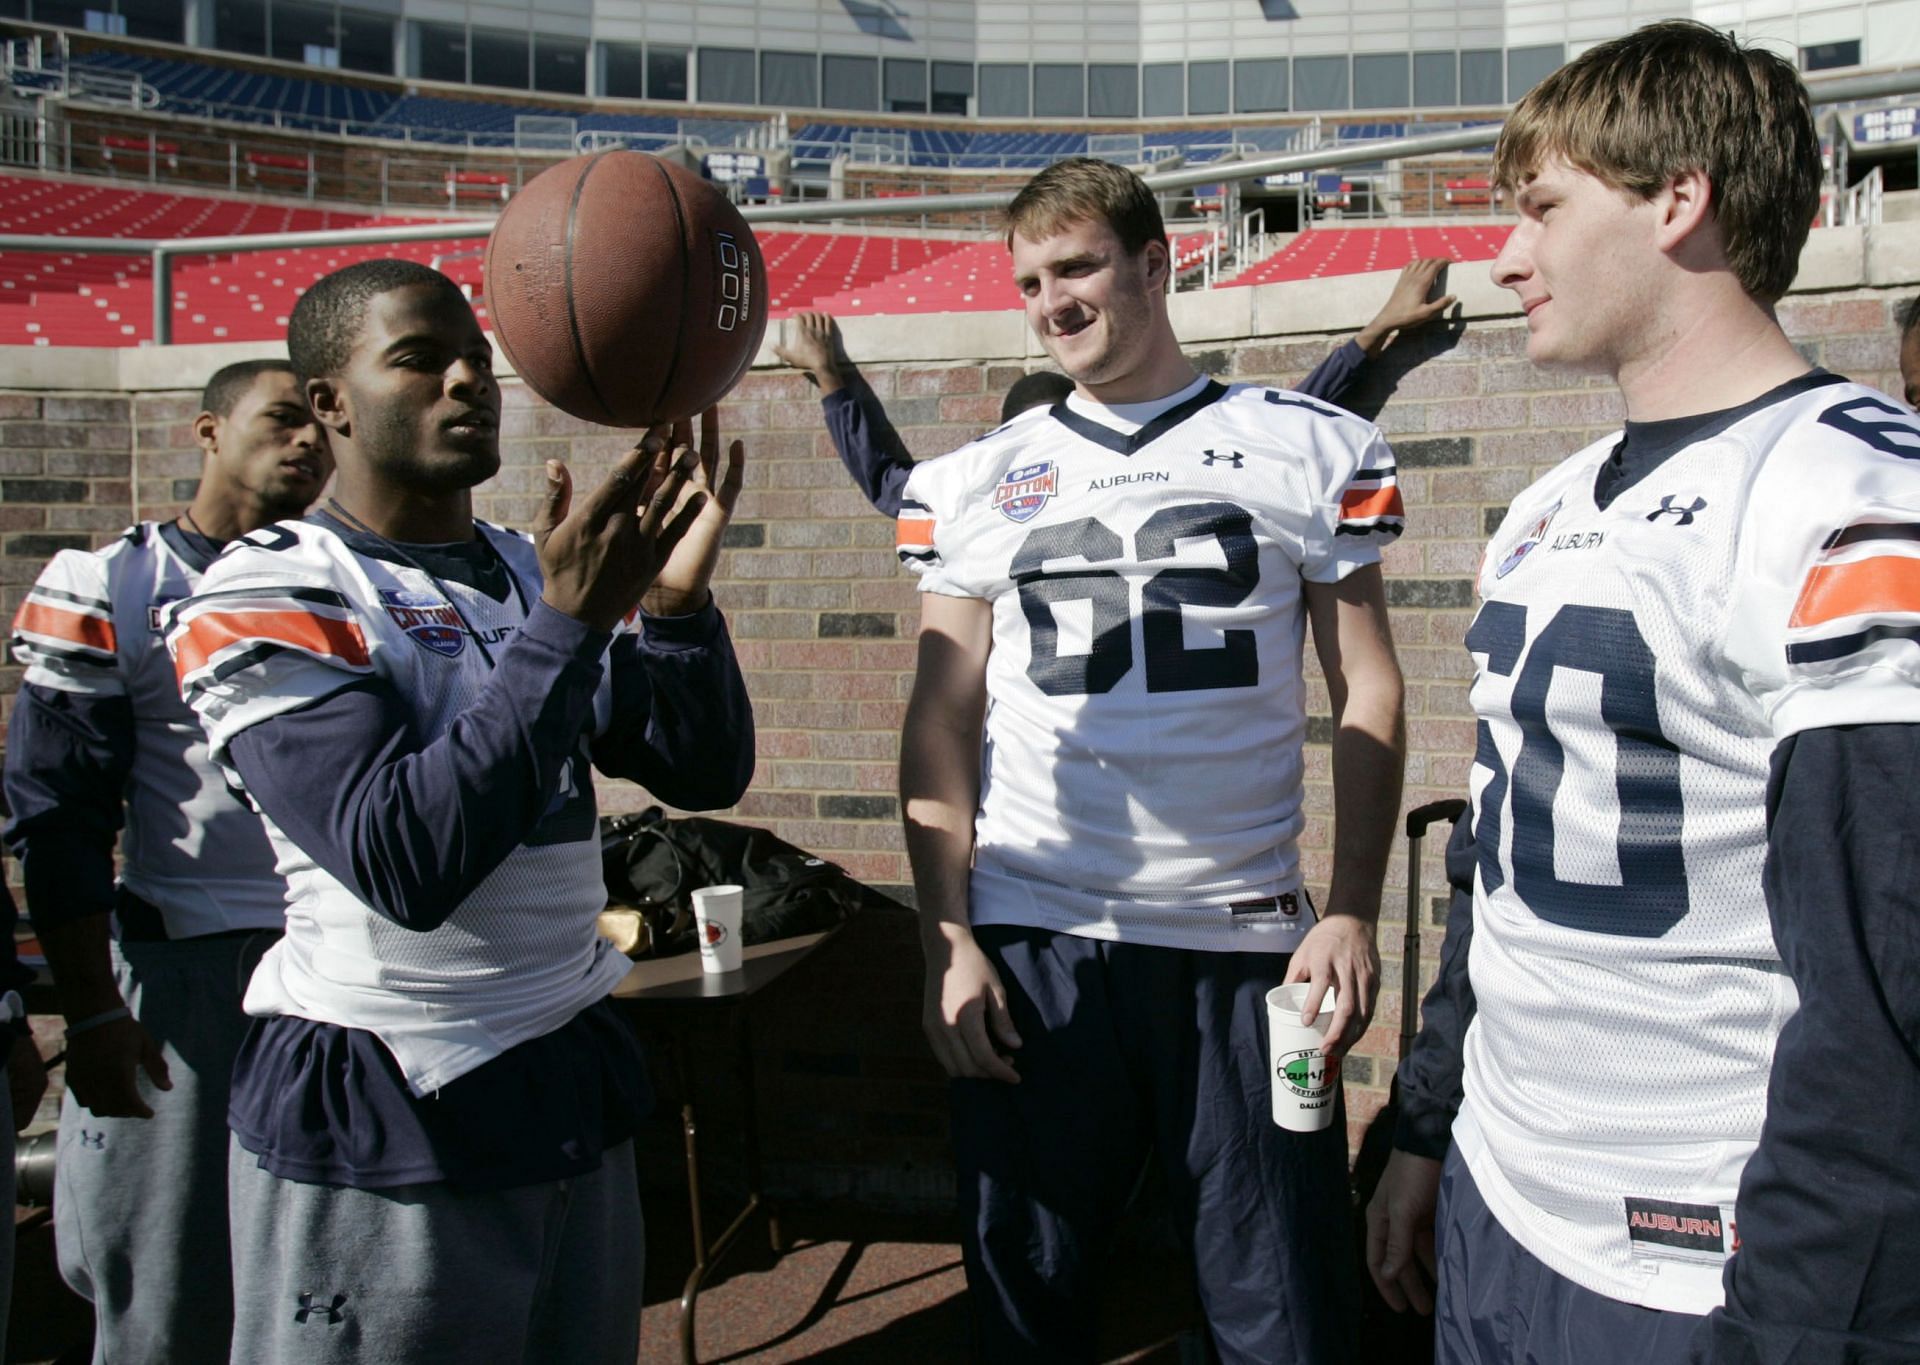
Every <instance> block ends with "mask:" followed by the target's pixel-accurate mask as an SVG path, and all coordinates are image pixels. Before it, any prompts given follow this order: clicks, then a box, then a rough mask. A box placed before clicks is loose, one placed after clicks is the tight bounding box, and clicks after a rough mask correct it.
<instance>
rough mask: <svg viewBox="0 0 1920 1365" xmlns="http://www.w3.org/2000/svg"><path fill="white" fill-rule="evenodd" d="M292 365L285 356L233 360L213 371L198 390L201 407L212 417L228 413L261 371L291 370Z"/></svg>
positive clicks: (278, 371)
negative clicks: (205, 385) (282, 358)
mask: <svg viewBox="0 0 1920 1365" xmlns="http://www.w3.org/2000/svg"><path fill="white" fill-rule="evenodd" d="M292 373H293V365H292V364H291V363H290V362H288V361H285V360H236V361H235V362H234V363H233V364H231V365H223V366H221V367H220V368H219V369H217V370H215V371H214V372H213V378H211V379H209V380H208V381H207V387H206V388H204V389H202V390H201V391H200V411H202V412H210V413H212V414H213V415H214V416H215V417H228V416H231V415H232V413H233V405H234V404H235V403H238V402H239V401H240V399H241V397H242V396H243V395H244V394H245V393H246V392H247V390H248V389H251V388H252V387H253V383H254V381H255V380H256V379H258V378H259V377H260V376H261V375H263V374H292Z"/></svg>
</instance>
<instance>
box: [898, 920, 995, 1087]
mask: <svg viewBox="0 0 1920 1365" xmlns="http://www.w3.org/2000/svg"><path fill="white" fill-rule="evenodd" d="M922 944H923V946H924V947H925V949H926V954H927V989H926V997H925V1000H924V1002H923V1007H922V1009H921V1016H920V1024H921V1027H922V1028H923V1029H925V1030H926V1034H927V1041H928V1042H929V1043H931V1044H933V1055H934V1057H935V1058H936V1059H938V1061H939V1063H940V1065H941V1066H942V1067H944V1068H945V1069H946V1072H947V1074H948V1075H949V1076H972V1077H975V1078H977V1079H980V1080H988V1081H1005V1082H1006V1083H1007V1084H1009V1085H1018V1084H1020V1073H1019V1072H1018V1071H1015V1070H1014V1069H1013V1062H1012V1059H1011V1058H1010V1057H1009V1056H1008V1055H1007V1053H1008V1052H1009V1051H1011V1050H1012V1049H1014V1048H1017V1047H1019V1046H1020V1035H1019V1033H1018V1032H1017V1031H1016V1030H1015V1029H1014V1027H1013V1016H1012V1015H1011V1014H1009V1013H1008V1012H1007V992H1006V988H1005V987H1004V986H1002V985H1001V984H1000V973H999V972H997V971H995V970H994V967H993V963H992V962H991V961H989V960H988V958H987V955H986V954H985V953H984V952H982V951H981V950H980V945H979V944H978V943H976V942H974V939H973V934H972V933H971V932H970V931H969V930H967V929H965V928H962V927H960V926H958V925H954V924H939V925H934V926H929V927H928V928H927V929H926V931H925V932H924V933H923V934H922Z"/></svg>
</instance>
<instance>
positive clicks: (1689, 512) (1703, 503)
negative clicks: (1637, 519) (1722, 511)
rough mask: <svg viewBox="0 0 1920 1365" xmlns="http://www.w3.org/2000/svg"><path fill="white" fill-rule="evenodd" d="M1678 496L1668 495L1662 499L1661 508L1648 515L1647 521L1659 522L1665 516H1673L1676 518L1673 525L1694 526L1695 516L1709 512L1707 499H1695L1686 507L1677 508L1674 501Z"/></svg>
mask: <svg viewBox="0 0 1920 1365" xmlns="http://www.w3.org/2000/svg"><path fill="white" fill-rule="evenodd" d="M1677 496H1678V494H1674V493H1668V494H1667V495H1666V496H1665V497H1663V498H1661V499H1660V506H1659V507H1657V508H1655V509H1654V510H1653V511H1651V512H1649V513H1647V520H1648V521H1658V520H1660V518H1662V517H1664V516H1669V515H1671V516H1672V517H1674V518H1675V520H1674V523H1673V524H1674V525H1675V526H1691V525H1693V514H1694V513H1695V512H1704V511H1706V510H1707V500H1706V499H1705V498H1695V499H1694V500H1693V501H1692V502H1690V503H1688V504H1687V505H1686V506H1685V507H1675V506H1674V505H1673V500H1674V498H1675V497H1677Z"/></svg>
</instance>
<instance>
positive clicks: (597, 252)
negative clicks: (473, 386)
mask: <svg viewBox="0 0 1920 1365" xmlns="http://www.w3.org/2000/svg"><path fill="white" fill-rule="evenodd" d="M486 302H487V314H488V316H489V318H490V319H491V320H492V322H493V334H494V336H495V337H496V338H497V339H498V340H499V342H500V345H501V346H502V347H503V348H505V350H506V353H507V356H508V358H509V359H510V360H512V361H513V368H514V369H515V370H516V371H517V372H518V373H519V375H520V377H521V378H522V379H524V380H526V382H527V383H528V385H529V386H531V387H532V389H533V391H534V392H535V393H537V394H539V395H540V396H541V397H542V398H544V399H546V400H547V401H548V402H549V403H551V404H553V405H554V406H555V407H557V408H560V409H561V410H562V411H565V412H570V413H572V414H573V415H574V416H575V417H581V418H585V419H586V420H587V421H589V422H601V423H604V424H605V425H607V426H614V427H645V426H650V425H652V424H653V423H656V422H672V421H678V420H679V419H680V418H683V417H692V416H694V415H695V414H696V413H699V412H702V411H704V410H705V409H707V408H709V407H712V406H713V404H714V403H715V402H717V401H719V399H720V397H721V396H722V395H723V394H725V393H726V392H727V390H729V389H731V388H732V387H733V386H734V384H735V383H737V382H738V381H739V379H740V376H741V375H743V374H745V373H746V371H747V367H748V366H749V365H751V364H752V363H753V357H754V353H755V352H757V351H758V350H759V349H760V338H761V335H762V334H763V333H764V332H765V331H766V330H767V267H766V263H765V262H764V261H763V260H761V258H760V247H759V244H758V243H757V242H755V241H754V239H753V230H752V229H751V228H749V227H748V226H747V224H746V220H745V219H743V218H741V216H740V211H739V210H738V209H736V208H734V206H733V205H732V204H730V203H728V202H727V200H726V197H725V196H724V195H722V194H721V193H720V192H719V191H718V190H716V189H715V188H714V187H713V186H712V185H710V184H708V183H707V182H706V181H704V180H702V179H701V178H700V177H699V176H697V175H695V174H694V173H693V172H691V171H688V170H684V169H682V168H681V167H679V166H675V165H671V164H669V163H667V162H665V161H662V160H660V159H659V158H658V157H652V156H648V155H647V154H646V153H645V152H633V151H626V150H613V151H605V152H595V153H593V154H592V155H590V156H577V157H574V158H572V159H571V160H569V161H563V162H561V163H560V164H559V165H557V166H552V167H549V168H548V169H547V170H544V171H542V172H541V173H540V174H539V175H537V176H535V177H534V178H533V179H532V180H531V181H529V182H528V183H527V185H526V186H525V188H523V189H522V190H521V191H520V192H519V193H518V194H516V195H514V196H513V198H512V200H511V201H510V202H509V203H508V204H507V207H506V211H505V212H504V213H502V214H501V215H500V221H499V223H497V224H496V225H495V226H494V229H493V237H492V239H491V240H490V241H489V242H488V244H487V266H486Z"/></svg>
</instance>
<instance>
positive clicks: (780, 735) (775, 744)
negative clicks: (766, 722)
mask: <svg viewBox="0 0 1920 1365" xmlns="http://www.w3.org/2000/svg"><path fill="white" fill-rule="evenodd" d="M753 740H754V751H755V752H756V753H757V754H758V755H759V756H760V758H761V760H762V761H765V760H766V759H769V758H812V757H813V736H812V735H811V734H809V733H807V732H806V731H804V730H759V731H756V732H755V734H754V737H753ZM836 757H837V755H836Z"/></svg>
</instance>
